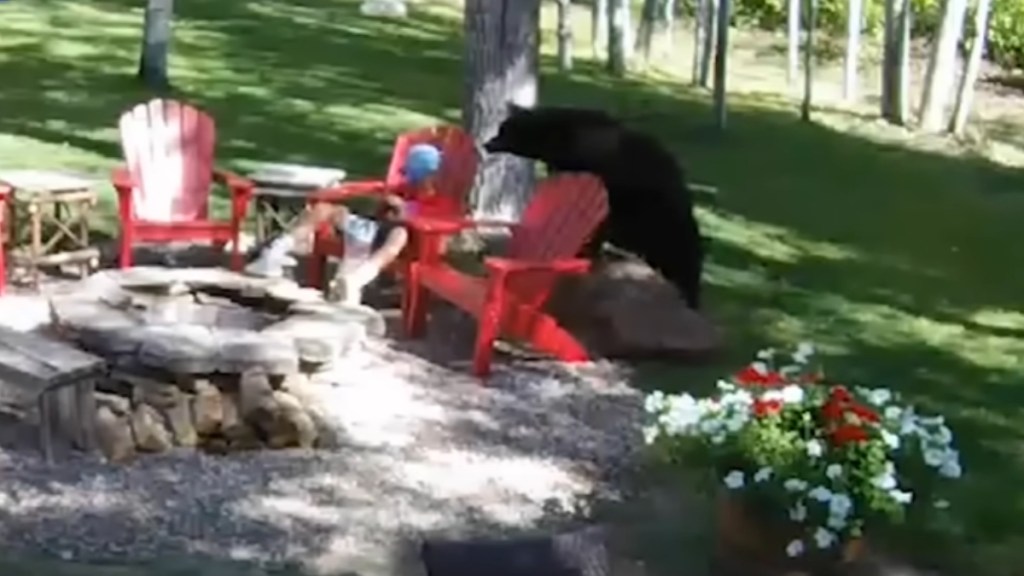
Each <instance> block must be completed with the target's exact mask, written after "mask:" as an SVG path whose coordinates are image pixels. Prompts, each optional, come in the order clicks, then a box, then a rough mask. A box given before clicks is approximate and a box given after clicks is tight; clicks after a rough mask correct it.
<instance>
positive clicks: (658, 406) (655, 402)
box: [644, 390, 665, 412]
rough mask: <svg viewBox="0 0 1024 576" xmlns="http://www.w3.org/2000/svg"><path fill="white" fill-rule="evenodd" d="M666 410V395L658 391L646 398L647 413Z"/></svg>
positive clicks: (645, 409) (645, 408)
mask: <svg viewBox="0 0 1024 576" xmlns="http://www.w3.org/2000/svg"><path fill="white" fill-rule="evenodd" d="M664 409H665V393H664V392H662V391H660V390H658V391H656V392H651V393H650V394H648V395H647V397H646V398H644V411H645V412H661V411H662V410H664Z"/></svg>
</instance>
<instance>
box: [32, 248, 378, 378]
mask: <svg viewBox="0 0 1024 576" xmlns="http://www.w3.org/2000/svg"><path fill="white" fill-rule="evenodd" d="M49 305H50V313H51V317H52V320H53V323H54V325H55V326H56V328H57V329H58V330H59V331H60V332H62V333H63V334H64V335H65V336H67V337H69V338H71V339H74V340H76V341H77V342H78V343H79V344H80V345H81V346H82V347H83V348H84V349H86V350H89V351H90V352H93V353H96V354H98V355H100V356H104V357H107V358H109V359H110V360H112V361H113V362H114V363H115V364H117V365H121V366H124V365H133V364H134V365H138V366H142V367H145V368H147V369H156V370H162V371H165V372H168V373H171V374H188V375H194V374H213V373H224V374H240V373H242V372H245V371H247V370H251V369H258V370H261V371H263V372H265V373H267V374H271V375H288V374H293V373H296V372H298V371H299V370H300V369H302V368H306V369H312V370H315V369H316V368H317V367H320V366H326V365H328V364H330V362H332V361H333V360H334V359H336V358H338V357H340V356H343V355H345V354H347V353H348V352H349V351H350V350H352V348H353V346H355V345H357V344H358V343H360V342H361V341H362V340H363V339H365V338H366V337H367V336H376V337H379V336H383V334H384V319H383V317H381V315H380V314H379V313H378V312H376V311H375V310H373V309H371V308H367V307H365V306H346V305H341V304H334V303H329V302H326V301H324V299H323V297H322V295H321V294H320V293H319V292H318V291H316V290H312V289H308V288H302V287H299V286H298V285H297V284H295V283H294V282H292V281H290V280H281V279H265V278H255V277H251V276H246V275H244V274H240V273H236V272H232V271H230V270H224V269H219V268H161V267H138V268H129V269H125V270H104V271H102V272H98V273H96V274H94V275H93V276H90V277H89V278H87V279H85V280H83V281H82V282H80V283H78V284H77V285H75V286H73V287H71V288H69V289H67V290H62V291H61V292H60V293H59V294H54V295H53V296H51V297H50V299H49Z"/></svg>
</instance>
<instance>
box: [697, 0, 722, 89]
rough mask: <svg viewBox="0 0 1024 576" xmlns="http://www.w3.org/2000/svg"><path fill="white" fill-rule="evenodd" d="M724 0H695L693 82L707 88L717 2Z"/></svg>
mask: <svg viewBox="0 0 1024 576" xmlns="http://www.w3.org/2000/svg"><path fill="white" fill-rule="evenodd" d="M723 1H724V0H697V12H696V14H694V18H693V22H694V34H693V44H694V46H693V83H694V85H696V86H700V87H701V88H707V87H708V86H709V82H710V81H711V62H712V59H713V58H714V55H715V40H716V35H717V30H718V25H717V24H718V21H717V17H718V8H719V3H720V2H723Z"/></svg>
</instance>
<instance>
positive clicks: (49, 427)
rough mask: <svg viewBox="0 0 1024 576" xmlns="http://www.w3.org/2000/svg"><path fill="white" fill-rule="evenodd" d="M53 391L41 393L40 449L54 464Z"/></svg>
mask: <svg viewBox="0 0 1024 576" xmlns="http://www.w3.org/2000/svg"><path fill="white" fill-rule="evenodd" d="M51 400H52V398H51V391H50V390H44V391H43V393H42V394H40V395H39V450H40V451H42V453H43V458H44V459H45V460H46V463H47V464H53V421H52V420H51V419H50V417H51V415H52V414H53V410H52V404H51Z"/></svg>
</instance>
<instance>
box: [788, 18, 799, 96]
mask: <svg viewBox="0 0 1024 576" xmlns="http://www.w3.org/2000/svg"><path fill="white" fill-rule="evenodd" d="M786 40H787V43H786V44H787V47H786V81H787V82H789V85H790V86H796V80H797V76H798V75H799V74H800V0H789V2H787V3H786Z"/></svg>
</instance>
